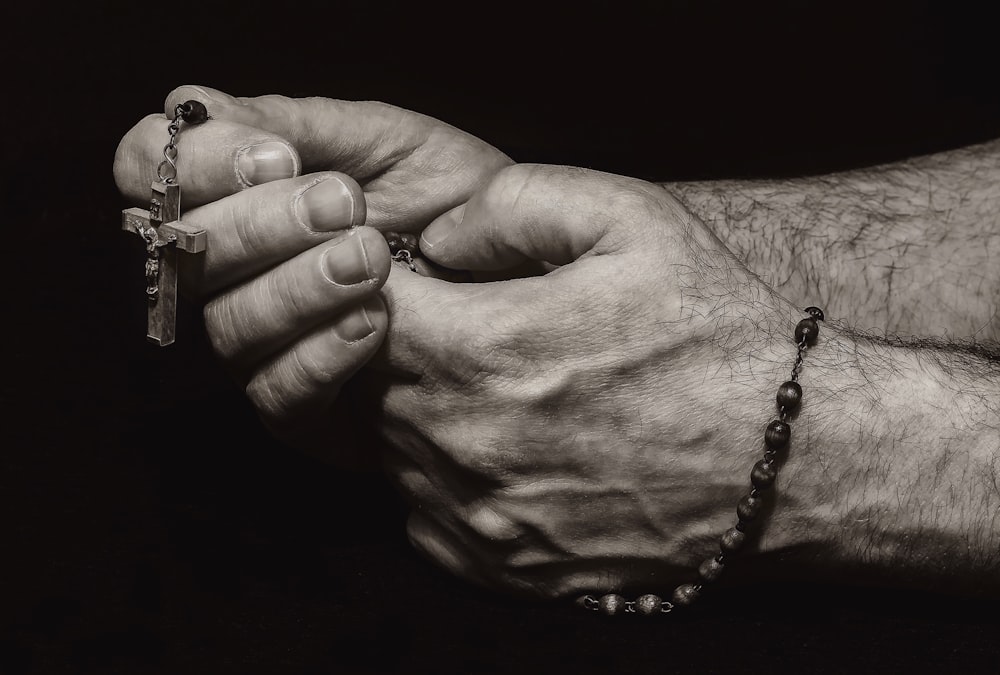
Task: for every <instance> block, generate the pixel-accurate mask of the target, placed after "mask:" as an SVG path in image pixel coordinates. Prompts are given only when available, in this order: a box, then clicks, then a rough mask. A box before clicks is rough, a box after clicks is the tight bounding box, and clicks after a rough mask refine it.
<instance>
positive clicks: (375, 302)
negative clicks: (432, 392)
mask: <svg viewBox="0 0 1000 675" xmlns="http://www.w3.org/2000/svg"><path fill="white" fill-rule="evenodd" d="M387 323H388V318H387V315H386V311H385V305H384V304H383V303H382V301H381V299H380V298H379V297H378V296H377V295H375V296H371V297H369V298H368V299H367V300H365V301H364V303H363V304H362V305H360V306H358V307H353V308H351V309H350V310H348V311H346V312H344V313H343V314H341V315H340V316H339V317H337V318H336V319H335V320H333V321H332V322H330V323H327V324H324V325H323V326H320V327H318V328H316V329H314V330H312V331H311V332H309V333H307V334H306V335H304V336H303V337H302V338H301V339H300V340H298V341H297V342H295V343H294V344H293V345H292V346H291V347H289V348H288V349H286V350H285V351H283V352H281V353H280V354H278V355H277V356H275V357H274V358H272V359H271V360H270V361H269V362H267V363H266V364H264V365H263V366H262V367H261V368H260V369H259V370H258V371H257V372H256V373H255V374H254V376H253V377H252V378H251V380H250V382H249V384H248V385H247V388H246V391H247V395H248V396H249V397H250V400H251V401H252V402H253V404H254V406H255V407H256V408H257V411H258V413H259V414H260V416H261V419H262V420H263V422H264V423H265V424H266V425H267V426H268V427H269V428H270V429H271V431H273V432H274V433H275V434H276V435H277V436H278V437H280V438H286V439H293V438H296V437H299V436H303V435H309V434H310V433H311V431H312V430H313V429H314V428H315V427H316V426H321V425H322V422H323V419H324V417H325V416H326V415H328V414H329V411H330V409H331V406H332V405H333V403H334V400H335V399H336V397H337V394H338V393H339V392H340V388H341V387H342V386H343V384H344V382H346V381H347V379H348V378H349V377H350V376H351V375H352V374H354V373H355V372H356V371H357V370H358V368H360V367H361V366H362V365H364V363H365V362H366V361H367V360H368V359H369V358H370V357H371V356H372V355H373V354H374V353H375V351H376V350H377V349H378V346H379V344H381V342H382V340H383V339H384V338H385V331H386V326H387Z"/></svg>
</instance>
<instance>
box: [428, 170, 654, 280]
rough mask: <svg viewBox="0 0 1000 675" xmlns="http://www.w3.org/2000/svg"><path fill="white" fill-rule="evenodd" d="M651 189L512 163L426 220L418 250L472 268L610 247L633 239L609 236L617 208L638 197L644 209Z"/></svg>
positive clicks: (561, 259) (569, 258)
mask: <svg viewBox="0 0 1000 675" xmlns="http://www.w3.org/2000/svg"><path fill="white" fill-rule="evenodd" d="M654 189H658V188H656V186H654V185H652V184H650V183H646V182H644V181H640V180H637V179H633V178H627V177H624V176H615V175H611V174H605V173H601V172H598V171H590V170H588V169H579V168H575V167H565V166H544V165H533V164H516V165H514V166H511V167H508V168H506V169H503V170H502V171H500V172H499V173H498V174H497V175H496V176H495V178H494V179H493V180H492V181H491V182H490V183H489V184H487V185H486V187H484V188H483V189H482V190H480V191H479V192H477V193H476V194H475V195H473V196H472V198H471V199H470V200H469V201H468V202H467V203H465V204H463V205H461V206H458V207H455V208H454V209H452V210H450V211H448V212H446V213H444V214H443V215H441V216H439V217H438V218H436V219H435V220H434V221H433V222H432V223H431V224H430V225H428V226H427V228H426V229H425V230H424V232H423V234H422V235H421V237H420V250H421V252H422V253H423V255H425V256H426V257H427V258H428V259H430V260H432V261H433V262H435V263H437V264H439V265H443V266H445V267H450V268H452V269H463V270H473V271H495V270H505V269H509V268H511V267H514V266H516V265H519V264H521V263H524V262H525V261H539V262H545V263H549V264H552V265H565V264H567V263H571V262H573V261H574V260H576V259H578V258H580V257H581V256H584V255H586V254H588V253H591V254H598V253H613V252H615V251H616V250H617V249H619V248H621V247H623V246H624V245H625V243H626V242H627V241H629V240H630V238H629V237H614V236H609V235H610V234H611V233H612V232H613V231H615V230H616V229H618V230H620V229H621V228H622V227H623V226H625V225H627V223H624V222H622V221H623V218H622V215H621V214H624V213H631V212H633V211H632V209H631V208H623V207H629V206H631V202H639V201H641V202H642V203H643V205H644V207H645V212H648V210H649V207H650V204H651V203H652V198H653V194H652V191H653V190H654Z"/></svg>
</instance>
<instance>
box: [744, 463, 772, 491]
mask: <svg viewBox="0 0 1000 675" xmlns="http://www.w3.org/2000/svg"><path fill="white" fill-rule="evenodd" d="M777 475H778V471H777V470H776V469H775V468H774V465H773V464H771V463H769V462H765V461H763V460H761V461H759V462H757V463H756V464H754V465H753V470H752V471H751V472H750V482H751V483H753V486H754V487H755V488H758V489H760V490H763V489H764V488H769V487H771V486H772V485H773V484H774V479H775V477H776V476H777Z"/></svg>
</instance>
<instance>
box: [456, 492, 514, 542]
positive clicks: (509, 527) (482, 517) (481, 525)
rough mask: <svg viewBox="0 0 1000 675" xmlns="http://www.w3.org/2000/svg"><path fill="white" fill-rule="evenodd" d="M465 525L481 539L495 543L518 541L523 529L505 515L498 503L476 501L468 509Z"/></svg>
mask: <svg viewBox="0 0 1000 675" xmlns="http://www.w3.org/2000/svg"><path fill="white" fill-rule="evenodd" d="M465 525H466V527H468V528H469V530H471V531H472V532H473V533H474V534H475V535H476V536H477V537H479V539H481V540H483V541H486V542H490V543H492V544H495V545H507V544H512V543H515V542H517V540H518V539H519V538H520V535H521V531H520V529H519V528H518V526H517V524H516V523H515V522H514V521H513V520H511V519H510V518H508V517H506V516H505V515H503V514H502V513H501V512H500V510H499V505H498V504H496V503H492V504H490V503H483V502H482V501H480V502H478V503H474V504H473V505H472V506H470V507H468V508H467V509H466V513H465Z"/></svg>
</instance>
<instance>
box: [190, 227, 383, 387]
mask: <svg viewBox="0 0 1000 675" xmlns="http://www.w3.org/2000/svg"><path fill="white" fill-rule="evenodd" d="M388 275H389V251H388V248H387V247H386V245H385V241H384V240H383V238H382V235H381V234H379V233H378V232H376V231H375V230H373V229H371V228H368V227H361V228H357V229H354V230H350V231H348V233H347V234H345V235H344V236H342V237H340V238H338V239H335V240H333V241H330V242H326V243H323V244H320V245H319V246H315V247H313V248H311V249H309V250H307V251H305V252H303V253H300V254H299V255H298V256H296V257H294V258H292V259H291V260H288V261H286V262H284V263H282V264H280V265H278V266H277V267H275V268H274V269H272V270H270V271H268V272H266V273H265V274H262V275H261V276H258V277H255V278H253V279H251V280H250V281H249V282H247V283H245V284H242V285H240V286H237V287H236V288H233V289H232V290H230V291H228V292H226V293H223V294H222V295H220V296H218V297H217V298H215V299H213V300H212V301H211V302H210V303H208V305H206V307H205V324H206V326H207V328H208V333H209V335H210V336H211V339H212V344H213V346H214V347H215V350H216V351H217V352H218V353H219V354H220V355H221V356H222V357H223V358H224V359H225V360H226V361H227V362H229V363H230V364H231V365H232V366H233V367H235V368H237V369H238V368H240V367H241V366H244V367H245V366H247V365H249V364H252V363H255V362H256V361H257V360H259V359H260V358H262V357H264V356H267V355H269V354H271V353H274V352H276V351H278V350H279V349H281V348H283V347H285V346H286V345H288V344H289V343H291V342H292V341H294V340H296V339H297V338H298V337H299V336H301V335H302V334H303V333H305V332H307V331H309V330H311V329H313V328H315V327H316V326H317V325H319V324H321V323H323V322H324V321H325V320H328V319H329V318H330V317H332V316H336V315H337V314H338V313H340V312H342V311H344V310H345V309H346V308H348V307H350V306H352V305H355V304H358V303H359V302H360V301H362V300H363V299H364V298H366V297H367V296H369V295H371V294H373V293H375V292H376V291H377V290H378V288H379V287H380V286H381V285H382V284H383V283H384V282H385V279H386V278H387V277H388Z"/></svg>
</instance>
